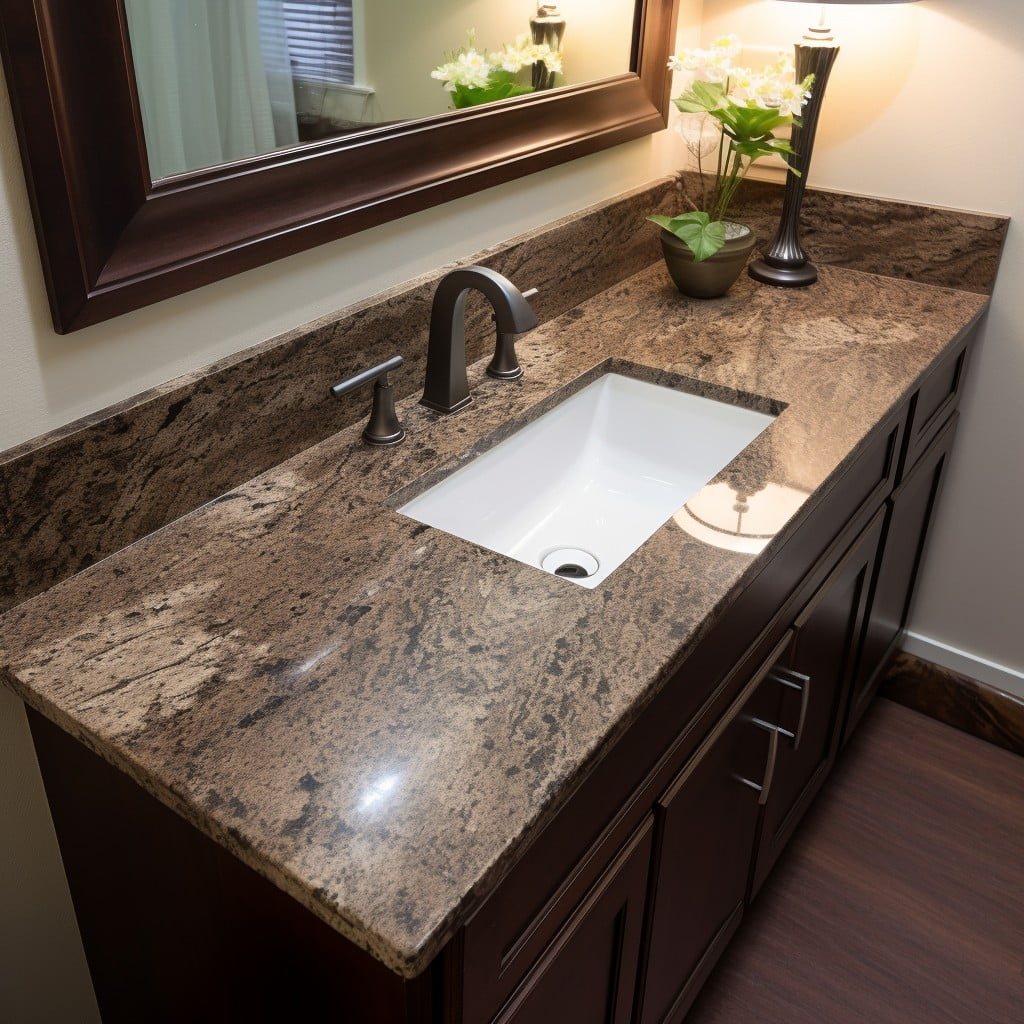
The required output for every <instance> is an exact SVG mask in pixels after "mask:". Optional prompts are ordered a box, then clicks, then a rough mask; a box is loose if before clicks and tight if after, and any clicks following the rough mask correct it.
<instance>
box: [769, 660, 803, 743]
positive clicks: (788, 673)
mask: <svg viewBox="0 0 1024 1024" xmlns="http://www.w3.org/2000/svg"><path fill="white" fill-rule="evenodd" d="M771 677H772V679H774V680H775V681H776V682H777V683H779V684H781V685H782V686H785V687H786V688H787V689H790V690H799V691H800V718H799V720H798V721H797V724H796V732H795V733H791V732H788V731H786V730H783V731H784V733H785V735H786V738H787V739H790V740H792V741H793V749H794V750H798V749H799V747H800V740H801V739H803V735H804V723H805V722H806V721H807V706H808V704H809V703H810V700H811V677H810V676H808V675H804V673H803V672H797V671H795V670H794V669H791V668H776V669H773V670H772V673H771Z"/></svg>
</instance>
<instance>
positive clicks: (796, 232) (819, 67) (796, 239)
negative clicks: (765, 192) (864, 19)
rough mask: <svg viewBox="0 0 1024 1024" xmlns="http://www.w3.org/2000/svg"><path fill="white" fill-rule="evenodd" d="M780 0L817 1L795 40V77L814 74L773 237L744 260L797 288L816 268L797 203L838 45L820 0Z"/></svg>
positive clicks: (869, 0) (759, 277) (814, 276)
mask: <svg viewBox="0 0 1024 1024" xmlns="http://www.w3.org/2000/svg"><path fill="white" fill-rule="evenodd" d="M784 2H786V3H812V2H814V3H817V4H818V6H819V8H820V13H819V16H818V24H817V25H813V26H811V27H810V28H809V29H808V30H807V32H806V34H805V35H804V38H803V41H802V42H799V43H797V44H796V80H797V81H798V82H800V81H802V80H803V79H804V78H805V77H806V76H807V75H814V85H813V86H812V87H811V98H810V99H809V100H808V101H807V103H806V105H805V106H804V109H803V113H802V114H801V115H800V124H799V125H796V124H794V125H793V133H792V140H791V142H790V145H791V146H792V147H793V149H794V150H795V151H796V156H792V157H790V159H789V165H790V167H792V168H793V169H794V170H795V171H798V172H799V173H798V174H793V173H787V174H786V187H785V192H784V193H783V198H782V217H781V220H780V222H779V229H778V231H776V233H775V238H774V239H773V240H772V244H771V245H770V246H769V248H768V251H767V252H766V253H765V254H764V256H762V257H761V259H758V260H755V261H754V262H753V263H751V264H750V267H749V269H748V272H749V274H750V276H751V277H752V278H754V280H755V281H763V282H764V283H765V284H774V285H781V286H782V287H786V288H798V287H801V286H803V285H809V284H814V282H815V281H817V280H818V271H817V270H816V269H815V267H814V264H813V263H809V262H808V260H807V256H806V254H805V253H804V251H803V249H802V248H801V247H800V207H801V205H802V203H803V199H804V189H805V188H806V186H807V172H808V170H809V169H810V166H811V150H812V149H813V148H814V133H815V131H816V130H817V127H818V115H819V114H820V113H821V104H822V101H823V100H824V98H825V86H826V85H827V84H828V76H829V74H830V73H831V71H832V65H833V64H834V63H835V59H836V56H837V55H838V53H839V47H838V46H836V45H835V43H834V41H833V38H832V30H831V29H830V28H829V27H828V24H827V23H826V21H825V7H826V4H824V3H822V2H821V0H784ZM914 2H915V0H828V3H829V4H843V5H844V6H845V5H850V4H855V5H857V6H864V5H867V4H886V3H914Z"/></svg>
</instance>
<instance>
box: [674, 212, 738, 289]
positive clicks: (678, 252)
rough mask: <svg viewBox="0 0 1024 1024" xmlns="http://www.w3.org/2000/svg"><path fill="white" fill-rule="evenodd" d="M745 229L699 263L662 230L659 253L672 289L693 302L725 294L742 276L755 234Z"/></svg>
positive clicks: (677, 240)
mask: <svg viewBox="0 0 1024 1024" xmlns="http://www.w3.org/2000/svg"><path fill="white" fill-rule="evenodd" d="M738 226H741V225H738ZM745 230H746V234H743V235H740V236H739V237H738V238H728V239H726V242H725V245H723V246H722V248H721V249H719V250H718V252H716V253H715V255H714V256H709V257H708V258H707V259H706V260H702V261H701V262H700V263H698V262H697V261H696V260H695V259H694V258H693V253H692V252H691V251H690V248H689V246H688V245H687V244H686V243H685V242H684V241H683V240H682V239H680V238H677V237H676V236H675V235H673V234H672V232H671V231H666V230H665V229H664V228H662V229H661V251H662V253H663V254H664V256H665V266H666V267H668V272H669V275H670V276H671V278H672V280H673V281H674V282H675V286H676V287H677V288H678V289H679V290H680V291H681V292H682V293H683V294H684V295H689V296H690V297H691V298H694V299H715V298H718V296H719V295H724V294H725V293H726V292H727V291H728V290H729V288H730V287H731V286H732V284H733V282H734V281H735V280H736V278H738V277H739V276H740V274H741V273H742V271H743V268H744V267H745V266H746V265H747V259H748V258H749V257H750V253H751V252H752V251H753V248H754V242H755V241H756V239H755V238H754V232H753V231H751V230H750V229H749V228H745Z"/></svg>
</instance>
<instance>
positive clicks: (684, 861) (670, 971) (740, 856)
mask: <svg viewBox="0 0 1024 1024" xmlns="http://www.w3.org/2000/svg"><path fill="white" fill-rule="evenodd" d="M789 642H790V636H789V635H788V634H787V635H786V637H785V638H784V640H783V641H782V643H781V644H780V646H779V648H778V649H777V650H776V651H774V652H773V653H772V655H771V656H770V657H769V658H768V660H767V661H766V662H765V663H764V664H763V665H762V666H761V667H760V668H759V669H758V670H757V671H756V672H755V673H754V676H753V678H752V679H751V681H750V682H749V683H748V684H747V686H746V688H745V689H744V690H743V692H742V693H741V695H740V696H739V697H738V698H737V700H736V701H735V703H734V704H733V707H732V709H731V710H730V711H729V713H728V714H726V716H725V717H724V718H723V719H722V721H721V722H719V723H718V725H716V726H715V728H714V729H713V730H712V732H711V734H710V735H709V736H708V737H707V739H705V740H704V742H703V743H702V744H701V746H700V747H699V748H698V750H697V751H696V752H695V753H694V754H693V756H692V757H691V758H690V760H689V761H688V762H687V763H686V764H685V765H684V766H683V768H682V770H681V771H680V772H679V774H678V776H677V777H676V778H675V780H674V781H673V782H672V784H671V786H670V787H669V789H668V790H667V791H666V792H665V793H664V794H663V795H662V796H661V797H660V798H659V800H658V802H657V804H656V806H655V816H656V820H657V854H656V857H655V861H654V865H653V867H652V884H651V893H652V897H651V907H650V911H649V924H648V931H647V939H646V943H645V949H646V952H645V957H644V968H643V970H642V977H643V982H642V998H641V1000H640V1001H639V1003H638V1019H639V1021H641V1022H642V1024H655V1022H657V1021H663V1020H679V1019H681V1018H682V1016H683V1014H685V1012H686V1011H687V1010H688V1009H689V1007H690V1004H691V1003H692V1002H693V999H694V997H695V996H696V994H697V991H698V990H699V988H700V985H701V984H702V983H703V981H704V979H705V978H706V977H707V974H708V972H709V971H710V969H711V967H712V966H713V965H714V962H715V961H716V960H717V959H718V956H719V954H720V953H721V951H722V950H723V949H724V948H725V946H726V944H727V943H728V941H729V939H730V938H732V935H733V933H734V932H735V931H736V928H737V927H738V926H739V923H740V918H741V917H742V916H743V908H744V903H745V900H746V893H747V876H748V875H749V872H750V858H751V855H752V853H753V849H754V839H755V836H756V832H757V822H758V814H759V811H760V807H761V805H762V804H763V803H764V801H765V799H767V798H768V796H769V794H770V792H771V788H772V785H773V777H774V772H775V769H776V764H777V756H778V741H779V734H778V731H777V730H776V729H775V727H774V725H773V724H772V719H773V717H774V715H775V712H776V708H777V703H778V702H777V701H776V700H775V682H774V679H773V678H772V677H771V673H772V670H773V668H774V666H775V663H776V661H777V658H778V656H779V655H780V654H781V651H782V649H783V648H784V647H785V646H787V645H788V644H789Z"/></svg>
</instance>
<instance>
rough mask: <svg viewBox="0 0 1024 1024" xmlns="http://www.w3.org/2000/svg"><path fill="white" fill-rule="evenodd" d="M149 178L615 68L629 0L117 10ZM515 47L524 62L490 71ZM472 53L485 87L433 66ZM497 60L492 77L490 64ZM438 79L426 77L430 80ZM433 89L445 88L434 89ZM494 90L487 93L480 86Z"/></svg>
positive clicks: (147, 4)
mask: <svg viewBox="0 0 1024 1024" xmlns="http://www.w3.org/2000/svg"><path fill="white" fill-rule="evenodd" d="M125 10H126V13H127V19H128V28H129V33H130V36H131V47H132V58H133V62H134V66H135V74H136V80H137V83H138V91H139V103H140V107H141V110H142V119H143V124H144V129H145V137H146V150H147V156H148V159H149V167H150V175H151V177H152V179H153V180H158V179H160V178H165V177H168V176H171V175H174V174H179V173H182V172H185V171H191V170H197V169H200V168H205V167H213V166H216V165H218V164H222V163H226V162H230V161H234V160H239V159H243V158H245V157H250V156H256V155H259V154H263V153H269V152H272V151H274V150H278V149H286V148H289V147H292V146H295V145H297V144H299V143H302V142H308V141H311V140H314V139H320V138H326V137H331V136H341V135H347V134H351V133H353V132H359V131H365V130H368V129H371V128H373V127H375V126H379V125H386V124H394V123H401V122H406V121H411V120H417V119H420V118H425V117H432V116H435V115H438V114H443V113H445V112H446V111H448V110H451V109H453V108H455V107H460V106H468V105H472V104H475V103H478V102H491V101H493V100H497V99H504V98H508V97H514V96H517V95H525V94H528V93H530V92H533V91H534V90H536V89H547V88H552V87H557V86H560V85H566V84H572V85H577V84H580V83H584V82H591V81H597V80H600V79H604V78H608V77H610V76H613V75H616V74H620V73H622V72H625V71H628V70H629V64H630V44H631V39H632V32H633V20H634V15H635V4H634V3H633V2H632V0H559V3H558V4H540V5H538V4H537V3H535V2H534V0H430V2H427V3H417V4H411V5H410V4H409V3H408V2H407V0H373V2H367V0H168V2H161V3H153V2H152V0H125ZM531 44H538V45H539V46H540V47H541V48H542V49H547V48H548V47H551V48H553V49H550V50H548V52H549V53H550V54H551V56H550V57H549V58H548V59H547V60H545V61H544V62H543V63H541V62H539V61H536V62H535V58H536V57H538V56H542V54H541V52H540V50H538V51H534V52H530V51H528V50H526V51H525V56H526V57H529V58H532V59H531V60H529V61H524V60H520V61H519V62H518V63H519V64H520V65H521V66H518V67H517V66H516V61H515V60H513V61H512V62H511V63H510V62H509V60H508V59H506V60H504V61H498V60H496V59H495V58H497V56H498V55H501V54H504V55H505V56H506V58H508V55H509V54H511V53H514V52H518V53H520V54H523V53H524V47H529V46H530V45H531ZM471 45H472V46H473V49H474V53H475V55H476V56H475V57H472V56H471V57H470V63H472V62H473V61H474V60H476V61H477V66H478V74H479V64H480V62H482V61H485V60H487V59H488V58H490V61H491V66H492V67H493V66H494V65H497V67H496V70H494V72H493V75H492V78H493V81H491V82H486V83H485V82H484V81H483V80H480V81H479V82H478V83H477V84H478V86H479V88H472V89H470V91H469V94H468V96H469V98H468V99H467V98H466V96H467V94H466V93H465V92H463V95H462V97H461V100H460V97H459V90H458V89H457V88H454V89H453V86H454V83H452V82H451V81H450V79H446V78H445V77H444V76H435V77H432V72H434V71H435V70H436V69H438V68H439V67H441V66H443V65H445V64H446V63H449V62H450V61H452V60H457V59H458V57H459V54H460V51H461V53H462V54H463V56H465V55H466V52H467V50H468V49H469V48H470V46H471ZM501 64H504V65H505V67H501V66H500V65H501ZM439 79H440V80H439ZM446 82H447V86H446V84H445V83H446ZM495 85H496V86H497V88H494V86H495Z"/></svg>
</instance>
